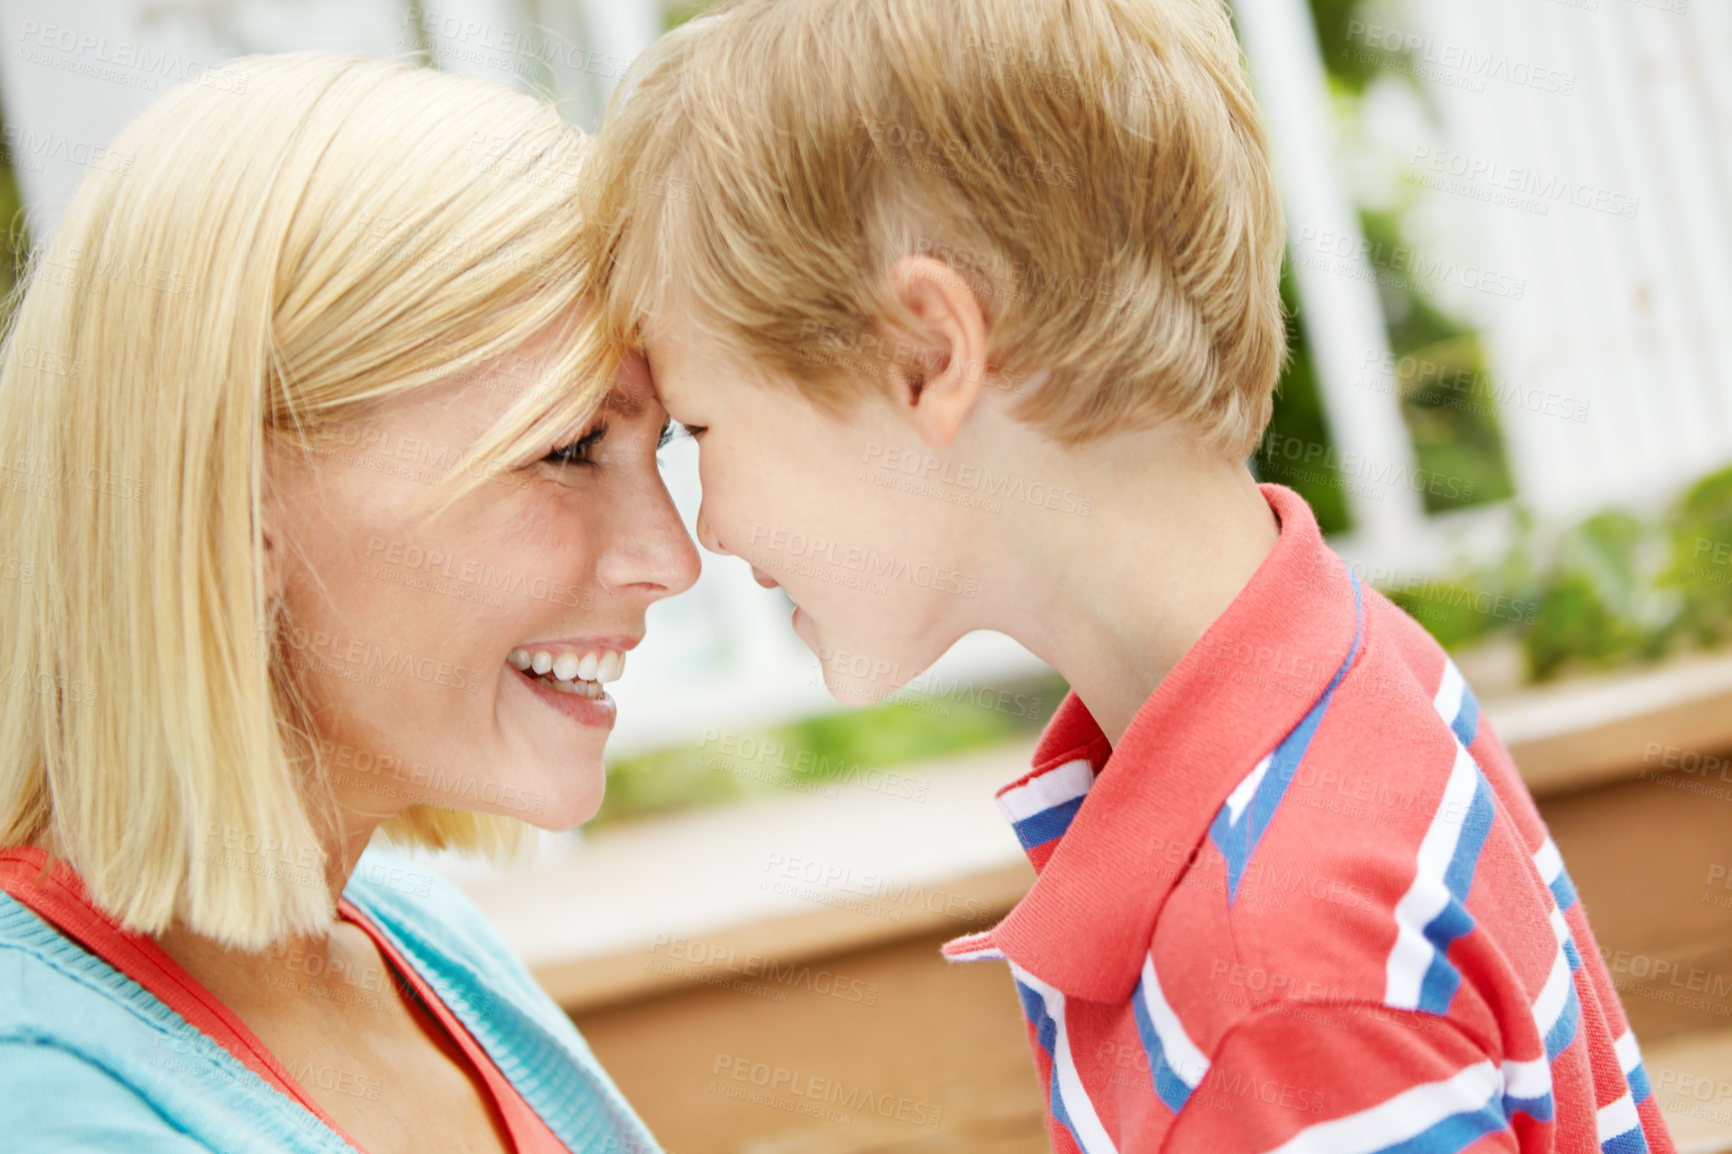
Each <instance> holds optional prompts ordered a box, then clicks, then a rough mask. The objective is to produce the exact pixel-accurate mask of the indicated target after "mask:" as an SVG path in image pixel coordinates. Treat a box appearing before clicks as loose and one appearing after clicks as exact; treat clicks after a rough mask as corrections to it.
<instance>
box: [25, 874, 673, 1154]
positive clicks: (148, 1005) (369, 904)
mask: <svg viewBox="0 0 1732 1154" xmlns="http://www.w3.org/2000/svg"><path fill="white" fill-rule="evenodd" d="M387 863H390V864H400V863H396V862H394V861H393V859H391V858H388V857H386V856H384V855H381V854H378V853H376V852H374V851H368V853H367V854H366V855H365V856H363V857H362V859H361V865H360V867H359V868H357V869H356V870H355V873H354V876H353V877H352V878H351V880H350V882H349V884H348V886H347V888H346V889H345V890H344V891H343V892H344V896H345V897H347V898H348V899H349V900H350V901H351V902H353V903H354V904H355V905H356V906H358V907H359V908H360V909H361V910H362V912H364V913H365V914H367V916H368V917H370V918H371V919H372V920H373V922H374V924H376V925H377V926H378V927H379V928H380V930H382V931H383V932H384V934H385V935H386V937H388V938H389V939H390V940H391V942H392V944H393V945H395V946H396V947H397V949H398V950H399V951H401V952H402V954H403V957H404V958H405V959H406V960H407V961H408V963H409V964H410V965H411V966H412V967H413V968H414V969H415V970H416V971H417V972H418V973H419V974H420V976H421V977H422V978H423V979H424V980H425V981H426V982H427V984H428V985H429V986H431V987H432V988H433V990H434V991H435V992H436V993H437V994H438V995H439V997H440V999H441V1000H442V1001H443V1002H444V1003H445V1005H446V1006H448V1007H449V1008H450V1010H451V1012H452V1013H453V1014H454V1015H456V1017H457V1018H458V1020H460V1021H461V1022H462V1023H463V1025H464V1026H465V1027H466V1028H467V1029H468V1030H469V1032H470V1033H471V1034H473V1035H474V1037H475V1040H476V1041H477V1042H479V1043H480V1044H481V1046H482V1048H483V1049H485V1050H486V1051H487V1053H488V1054H489V1055H490V1056H491V1057H492V1058H493V1061H494V1062H495V1063H497V1064H498V1066H499V1069H500V1071H501V1072H502V1073H503V1074H504V1075H505V1077H506V1078H508V1079H510V1081H511V1084H512V1085H513V1086H515V1087H516V1088H517V1091H518V1093H520V1094H522V1095H523V1099H524V1101H526V1102H527V1103H528V1104H529V1106H530V1108H531V1109H533V1110H534V1111H535V1112H536V1113H537V1114H539V1115H540V1116H541V1119H542V1120H543V1121H544V1122H546V1123H547V1125H548V1128H549V1129H551V1130H552V1131H553V1132H554V1133H555V1134H556V1135H558V1136H559V1138H560V1140H561V1141H563V1142H564V1143H565V1144H566V1145H567V1146H568V1147H570V1148H571V1149H572V1150H574V1151H577V1152H578V1154H660V1148H659V1147H658V1146H657V1145H656V1143H655V1140H654V1139H653V1138H652V1137H650V1133H649V1131H648V1130H647V1129H646V1128H645V1127H644V1124H643V1123H642V1122H641V1121H639V1119H638V1117H637V1115H636V1114H634V1113H633V1112H632V1109H631V1107H630V1106H628V1105H626V1102H625V1099H624V1098H623V1097H621V1096H620V1092H619V1090H618V1089H617V1088H616V1087H615V1086H614V1084H613V1082H612V1080H611V1079H609V1078H608V1076H607V1074H606V1073H604V1072H603V1071H602V1068H601V1066H600V1064H599V1063H598V1062H597V1061H596V1060H595V1055H594V1054H592V1053H591V1052H590V1049H589V1046H588V1045H587V1044H585V1042H584V1040H583V1038H582V1037H581V1036H580V1035H579V1034H578V1032H577V1030H576V1028H574V1027H573V1026H572V1024H571V1021H570V1019H568V1018H567V1017H566V1016H565V1014H564V1013H563V1012H561V1010H560V1009H559V1007H558V1006H556V1005H554V1003H553V1001H552V1000H551V999H550V998H548V997H547V995H546V994H544V993H543V992H542V991H541V988H540V987H539V986H537V985H536V984H535V980H534V979H533V978H531V977H530V976H529V972H528V971H527V970H526V969H524V967H523V965H522V963H520V962H519V961H518V960H517V959H516V958H515V957H514V956H513V955H512V953H511V951H510V950H509V949H508V948H506V945H505V943H504V942H503V941H501V940H500V938H499V935H498V934H497V933H496V932H494V930H493V928H492V927H491V926H490V925H489V924H488V923H487V921H486V919H485V918H484V917H482V915H481V912H480V911H479V910H478V909H476V908H475V906H474V905H473V904H471V903H470V901H469V900H468V899H467V898H466V897H464V896H463V895H462V894H461V893H460V892H459V891H458V890H457V888H456V887H455V886H453V885H452V884H450V883H449V882H447V881H445V880H444V879H443V878H439V877H437V876H434V875H427V874H423V873H422V872H420V871H414V872H413V873H412V874H410V875H405V874H403V873H402V872H394V871H393V870H392V869H391V868H390V866H389V864H387ZM380 866H385V868H378V867H380ZM404 876H412V877H413V878H414V879H415V882H416V884H415V885H413V886H408V887H403V889H411V890H413V891H415V892H413V893H405V892H402V889H394V888H390V887H389V886H387V885H386V884H380V883H381V882H383V881H391V880H393V879H396V880H398V881H399V882H400V879H401V878H403V877H404ZM368 878H373V879H376V880H375V881H368V880H366V879H368ZM424 878H425V879H427V880H426V881H423V879H424ZM0 1104H3V1106H0V1110H3V1116H0V1146H3V1147H4V1148H6V1149H8V1150H33V1151H34V1150H43V1151H48V1150H52V1151H56V1152H57V1154H60V1152H68V1154H70V1152H77V1151H127V1152H128V1154H203V1152H204V1151H217V1152H219V1154H229V1152H231V1151H232V1152H233V1154H256V1152H258V1151H271V1152H273V1154H274V1152H279V1151H281V1152H286V1154H352V1150H353V1148H352V1147H351V1146H350V1145H349V1144H348V1143H347V1142H345V1141H344V1140H343V1139H342V1138H340V1137H338V1136H337V1134H336V1133H335V1132H333V1131H332V1130H331V1129H330V1128H329V1127H327V1126H326V1125H324V1124H323V1123H322V1122H320V1121H319V1120H318V1119H317V1118H315V1117H314V1116H313V1115H312V1114H311V1113H310V1112H309V1111H308V1110H307V1109H306V1108H305V1107H303V1106H301V1105H300V1104H299V1103H297V1102H295V1101H294V1100H293V1099H291V1098H289V1097H288V1096H287V1095H284V1094H282V1093H280V1092H279V1091H277V1090H275V1089H274V1088H272V1087H271V1086H270V1085H268V1084H267V1083H266V1082H265V1081H263V1080H262V1079H261V1078H259V1077H258V1076H257V1075H256V1074H254V1073H253V1072H252V1071H250V1070H248V1069H247V1068H246V1066H244V1065H243V1064H242V1063H241V1062H239V1061H238V1060H236V1059H235V1058H234V1057H233V1056H232V1055H230V1054H229V1052H228V1051H227V1050H225V1049H223V1048H222V1047H221V1046H219V1045H217V1044H216V1043H215V1042H213V1041H211V1040H210V1039H209V1038H207V1037H206V1036H205V1035H204V1034H202V1033H200V1032H199V1031H198V1030H196V1029H194V1028H193V1027H192V1026H191V1025H189V1024H188V1023H187V1022H186V1021H185V1019H183V1018H181V1017H180V1015H178V1014H176V1013H175V1012H174V1011H173V1010H171V1009H169V1008H168V1006H166V1005H164V1004H163V1003H162V1002H161V1001H159V1000H158V999H157V998H156V996H155V995H153V994H151V993H149V992H148V991H146V990H145V989H144V988H143V987H141V986H139V985H138V984H137V983H136V982H134V981H133V980H132V979H131V978H128V977H127V976H126V975H124V974H122V973H120V972H119V971H117V970H115V969H114V968H113V967H111V966H109V965H108V963H106V962H104V961H103V960H102V959H100V958H97V957H95V956H93V955H92V954H89V953H87V952H86V951H85V950H84V949H82V948H81V947H79V946H78V945H76V944H74V943H73V942H71V941H69V940H68V939H66V938H65V937H63V936H61V934H60V933H59V931H57V930H55V929H54V928H53V927H52V926H50V925H48V924H47V923H46V922H44V921H43V920H42V919H41V918H39V917H38V916H37V915H36V914H35V913H34V912H33V911H32V910H30V909H29V908H27V907H25V906H24V905H22V904H20V903H19V902H18V901H16V900H15V899H13V898H12V897H11V896H10V895H9V894H6V893H5V892H3V891H0Z"/></svg>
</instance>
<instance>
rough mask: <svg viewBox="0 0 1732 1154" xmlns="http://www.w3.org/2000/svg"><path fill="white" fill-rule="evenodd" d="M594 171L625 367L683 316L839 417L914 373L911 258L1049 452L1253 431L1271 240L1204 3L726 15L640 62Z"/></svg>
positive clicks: (1253, 113) (599, 248)
mask: <svg viewBox="0 0 1732 1154" xmlns="http://www.w3.org/2000/svg"><path fill="white" fill-rule="evenodd" d="M598 166H599V171H598V176H597V179H596V182H595V186H596V187H597V188H598V190H599V203H598V204H597V206H596V211H595V213H594V219H595V222H596V225H597V232H596V237H595V242H594V243H595V249H596V252H597V259H598V260H599V261H601V262H602V263H603V265H604V266H605V268H606V270H607V271H606V274H605V275H606V278H607V291H606V296H607V319H608V325H609V332H610V336H611V338H612V340H613V341H614V342H616V344H617V345H619V346H622V347H623V346H625V345H629V344H634V343H642V342H644V341H646V340H648V339H649V338H650V337H651V336H652V335H653V333H654V332H655V331H656V326H657V325H658V324H660V323H662V322H663V320H664V319H665V318H668V317H670V316H672V315H675V314H678V315H679V316H680V318H681V320H682V321H683V322H685V323H688V324H693V325H695V326H697V327H698V328H699V329H700V330H702V331H704V332H706V333H707V334H708V335H710V336H711V337H713V338H716V339H719V340H721V341H722V342H723V343H724V345H725V346H727V347H728V349H729V351H730V352H732V353H735V354H737V355H739V356H740V357H741V359H742V360H744V361H746V362H748V363H752V364H755V365H756V366H758V367H759V368H761V369H762V370H764V372H765V375H766V376H767V377H769V378H771V379H780V380H783V381H786V382H791V383H793V384H795V385H796V386H797V387H798V389H799V390H800V391H801V393H803V394H804V395H805V396H806V397H807V398H808V399H809V400H811V401H813V402H815V403H817V404H818V405H820V406H821V407H823V408H826V409H830V410H832V411H834V410H838V409H840V408H841V407H842V406H843V405H845V404H846V402H847V401H848V400H849V398H850V397H851V396H853V395H856V394H857V393H858V391H859V389H860V387H861V384H860V379H859V378H860V377H861V376H862V375H865V376H868V377H872V378H875V379H880V380H887V379H888V370H889V369H890V368H891V367H892V365H895V364H898V363H902V364H903V365H904V366H905V367H910V368H912V369H914V370H916V371H918V369H919V367H920V366H919V364H918V363H917V362H918V360H919V356H918V354H917V353H911V352H910V350H911V349H913V348H914V347H915V345H916V342H914V341H913V340H912V337H911V334H912V332H913V331H914V330H913V328H912V325H911V319H912V318H910V317H908V316H906V315H904V314H903V312H902V311H901V310H900V309H899V308H898V306H897V305H896V303H895V302H894V300H893V299H891V297H890V296H889V294H888V292H887V278H886V276H885V274H886V272H887V271H888V270H889V268H890V266H891V265H892V264H893V263H894V262H895V261H896V260H897V259H899V258H902V257H905V256H910V255H918V254H922V253H925V254H928V255H931V256H934V257H936V258H938V259H940V260H943V261H945V262H947V263H948V264H950V265H951V266H952V267H954V268H956V269H958V270H959V271H960V272H962V273H963V274H964V275H965V276H966V277H967V279H968V280H969V282H970V283H971V284H972V285H973V286H974V288H975V289H976V291H977V293H979V295H980V296H981V298H982V300H983V302H984V303H985V305H986V308H987V312H988V318H989V320H990V323H991V332H990V355H989V364H988V365H987V366H985V367H986V368H987V369H989V370H991V371H993V372H995V373H997V374H999V375H1000V377H1001V382H1000V383H1004V384H1007V385H1008V386H1009V387H1011V388H1014V389H1018V390H1021V391H1023V392H1024V394H1025V395H1024V396H1023V398H1022V399H1021V400H1020V401H1019V402H1018V409H1017V410H1016V411H1017V413H1018V415H1019V416H1020V417H1021V418H1022V419H1024V420H1026V421H1028V422H1029V423H1031V424H1032V425H1034V426H1035V427H1037V428H1039V429H1041V430H1043V431H1045V432H1046V433H1048V434H1049V435H1050V436H1052V437H1053V438H1055V439H1056V440H1058V441H1060V442H1062V443H1065V444H1076V443H1079V442H1083V441H1087V440H1089V439H1092V438H1096V437H1100V436H1103V435H1105V434H1108V433H1111V432H1114V431H1117V430H1121V429H1123V428H1127V427H1130V428H1135V427H1146V426H1149V425H1152V424H1155V423H1159V422H1161V421H1165V420H1169V419H1180V420H1183V421H1185V422H1187V423H1188V424H1189V426H1190V427H1192V428H1193V429H1194V430H1195V432H1196V433H1197V434H1198V435H1200V436H1201V437H1203V438H1205V439H1206V441H1207V442H1208V443H1210V444H1212V445H1214V446H1216V447H1218V448H1220V449H1222V450H1224V451H1228V452H1231V453H1233V454H1236V455H1239V456H1244V455H1247V454H1249V453H1250V452H1251V450H1252V448H1253V447H1254V446H1255V444H1256V441H1257V438H1258V437H1259V435H1260V433H1261V431H1262V429H1263V426H1264V425H1265V424H1266V423H1267V421H1268V418H1269V413H1270V407H1271V404H1272V394H1273V391H1274V387H1275V384H1276V381H1277V378H1278V376H1279V373H1280V368H1281V364H1282V361H1283V358H1284V356H1285V350H1286V329H1285V323H1284V317H1283V312H1282V307H1281V302H1280V289H1279V284H1280V265H1281V257H1282V249H1283V227H1282V222H1281V216H1280V209H1279V205H1278V203H1277V199H1276V192H1275V188H1274V182H1273V180H1272V177H1271V174H1270V169H1269V163H1268V159H1267V154H1266V147H1265V142H1264V130H1263V125H1262V121H1261V118H1260V116H1259V113H1258V111H1257V108H1256V105H1255V103H1254V102H1253V99H1252V96H1251V91H1250V88H1249V86H1248V84H1247V82H1246V79H1245V75H1244V71H1243V68H1242V65H1241V59H1240V54H1239V49H1238V45H1237V42H1236V41H1235V39H1234V36H1233V30H1232V27H1231V24H1230V22H1229V19H1228V16H1227V13H1226V11H1225V10H1224V9H1223V7H1222V4H1221V3H1220V0H798V2H795V0H733V2H729V0H723V2H722V3H720V4H718V5H717V7H716V8H715V10H714V11H713V12H712V13H711V14H710V15H708V16H705V17H703V18H701V19H698V20H695V21H692V22H691V23H689V24H687V25H685V26H683V27H681V28H679V29H677V30H676V31H674V32H673V33H671V34H670V35H668V36H666V37H664V38H663V39H662V40H661V41H660V42H659V43H658V44H656V45H655V46H654V47H653V48H651V49H650V50H649V52H648V53H647V54H646V55H645V57H644V58H643V59H642V60H640V61H639V62H638V64H637V65H636V67H635V68H634V70H633V72H632V73H631V74H630V76H628V78H627V81H626V83H625V84H624V85H623V86H622V88H621V90H620V91H619V92H618V93H616V95H615V98H614V102H613V104H612V106H611V107H610V109H609V116H608V122H607V124H606V126H605V127H604V129H603V132H602V138H601V144H600V154H599V156H598Z"/></svg>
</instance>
